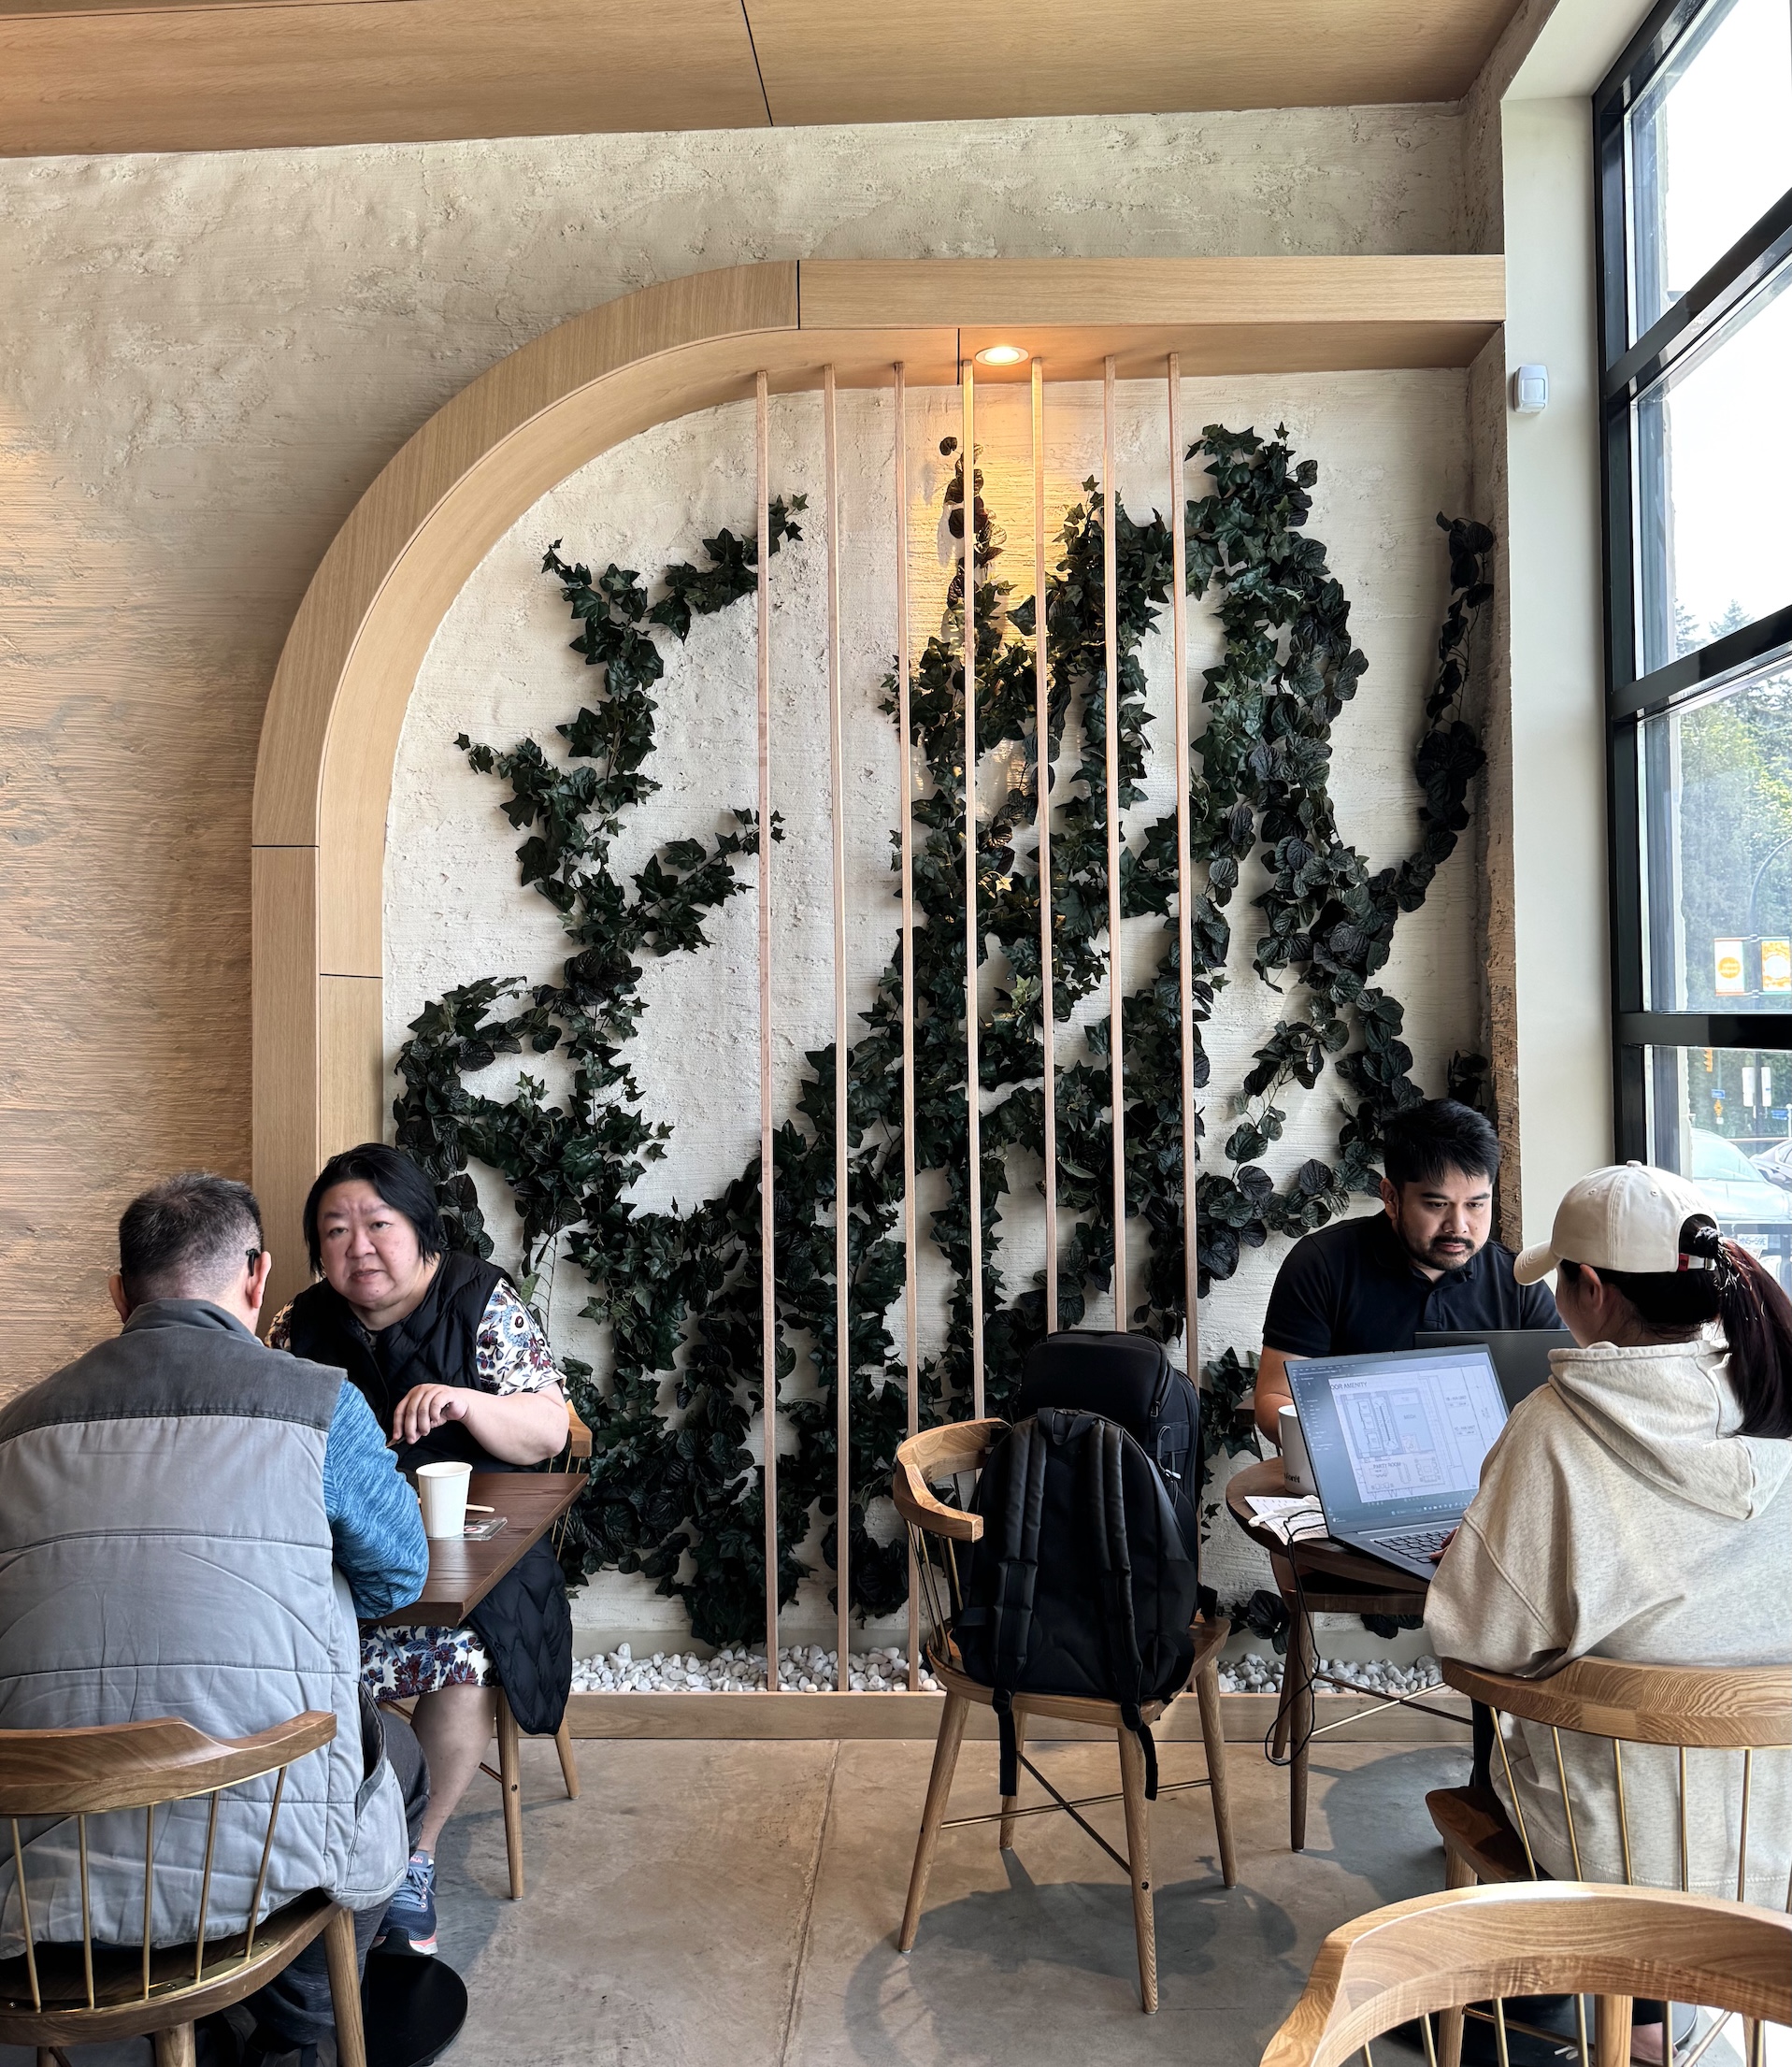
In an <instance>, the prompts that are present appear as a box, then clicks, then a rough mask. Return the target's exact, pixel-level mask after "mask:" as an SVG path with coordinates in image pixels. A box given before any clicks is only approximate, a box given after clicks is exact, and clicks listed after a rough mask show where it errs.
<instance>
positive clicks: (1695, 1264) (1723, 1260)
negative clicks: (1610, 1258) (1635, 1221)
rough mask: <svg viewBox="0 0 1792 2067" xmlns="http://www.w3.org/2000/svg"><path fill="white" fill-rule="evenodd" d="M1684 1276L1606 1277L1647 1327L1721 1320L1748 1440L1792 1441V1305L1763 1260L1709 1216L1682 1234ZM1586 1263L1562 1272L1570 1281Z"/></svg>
mask: <svg viewBox="0 0 1792 2067" xmlns="http://www.w3.org/2000/svg"><path fill="white" fill-rule="evenodd" d="M1680 1248H1681V1256H1680V1268H1679V1270H1660V1271H1655V1270H1651V1271H1646V1272H1645V1271H1638V1270H1600V1271H1599V1279H1600V1282H1601V1283H1602V1284H1605V1285H1613V1286H1614V1287H1615V1288H1616V1289H1617V1290H1618V1291H1620V1292H1622V1293H1623V1294H1624V1296H1625V1298H1626V1299H1628V1300H1629V1301H1630V1303H1631V1305H1632V1306H1634V1307H1635V1308H1636V1310H1637V1317H1638V1319H1640V1320H1641V1322H1642V1323H1643V1325H1644V1326H1645V1327H1647V1328H1663V1329H1678V1330H1681V1331H1683V1332H1687V1331H1690V1330H1691V1329H1693V1328H1699V1327H1702V1326H1703V1325H1704V1324H1705V1323H1706V1322H1708V1321H1715V1322H1716V1323H1717V1324H1718V1326H1719V1327H1720V1328H1722V1329H1723V1331H1724V1340H1725V1342H1726V1343H1727V1346H1728V1349H1729V1383H1730V1389H1731V1390H1732V1391H1733V1392H1734V1393H1735V1395H1736V1400H1737V1404H1738V1405H1739V1406H1740V1407H1741V1408H1742V1428H1741V1430H1740V1432H1741V1433H1742V1434H1743V1435H1765V1436H1776V1437H1778V1438H1779V1439H1781V1440H1782V1441H1784V1440H1785V1438H1787V1437H1788V1436H1792V1299H1787V1298H1786V1296H1785V1293H1784V1292H1783V1291H1782V1290H1781V1289H1780V1287H1779V1285H1777V1284H1776V1283H1775V1281H1774V1278H1773V1275H1772V1273H1771V1272H1770V1270H1768V1268H1767V1266H1766V1265H1765V1264H1764V1263H1763V1262H1762V1261H1761V1260H1760V1258H1759V1257H1758V1256H1755V1255H1753V1254H1752V1253H1751V1252H1750V1251H1749V1250H1747V1249H1745V1248H1743V1246H1742V1243H1741V1242H1731V1241H1728V1240H1727V1238H1726V1237H1725V1236H1723V1235H1721V1234H1720V1233H1719V1232H1718V1231H1717V1228H1716V1227H1714V1226H1713V1223H1712V1222H1711V1221H1709V1220H1707V1219H1705V1218H1704V1217H1703V1216H1702V1215H1701V1216H1699V1217H1698V1218H1696V1219H1692V1220H1688V1221H1686V1222H1685V1223H1684V1225H1683V1227H1681V1230H1680ZM1580 1268H1581V1266H1580V1265H1579V1264H1578V1263H1573V1262H1570V1261H1568V1260H1566V1259H1564V1260H1563V1262H1562V1263H1561V1265H1560V1266H1559V1269H1560V1270H1561V1272H1562V1273H1563V1274H1564V1275H1565V1276H1567V1277H1569V1278H1570V1280H1572V1278H1574V1277H1575V1276H1577V1275H1578V1274H1579V1271H1580Z"/></svg>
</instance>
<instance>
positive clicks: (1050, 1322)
mask: <svg viewBox="0 0 1792 2067" xmlns="http://www.w3.org/2000/svg"><path fill="white" fill-rule="evenodd" d="M1051 691H1052V683H1051V674H1050V663H1049V659H1048V655H1047V653H1046V626H1045V361H1044V360H1043V359H1035V360H1034V362H1033V725H1034V730H1035V733H1036V735H1037V737H1038V742H1039V744H1038V754H1039V1014H1040V1041H1041V1045H1042V1048H1043V1055H1042V1057H1041V1060H1040V1081H1041V1084H1042V1085H1043V1089H1044V1093H1045V1124H1044V1145H1045V1176H1044V1181H1043V1183H1044V1191H1045V1328H1046V1332H1047V1333H1048V1334H1055V1333H1056V1332H1057V1325H1058V1102H1057V1026H1056V1021H1055V1018H1054V1007H1053V1002H1052V768H1051V756H1052V708H1051Z"/></svg>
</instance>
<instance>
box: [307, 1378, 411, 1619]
mask: <svg viewBox="0 0 1792 2067" xmlns="http://www.w3.org/2000/svg"><path fill="white" fill-rule="evenodd" d="M323 1509H324V1512H325V1514H328V1515H329V1517H330V1533H331V1535H332V1536H333V1537H334V1538H335V1539H336V1561H337V1565H339V1566H340V1567H341V1570H342V1573H343V1576H344V1577H345V1578H346V1579H347V1580H348V1582H349V1591H350V1592H351V1594H352V1595H353V1597H354V1612H355V1613H356V1615H359V1616H361V1618H362V1619H363V1620H364V1621H365V1620H366V1619H367V1618H368V1617H369V1616H371V1615H386V1614H388V1613H390V1611H391V1610H392V1609H394V1608H402V1607H403V1606H405V1604H406V1603H407V1602H408V1601H411V1600H416V1598H417V1596H418V1595H419V1594H420V1593H422V1592H423V1581H424V1580H425V1579H426V1578H427V1577H428V1576H429V1540H428V1538H427V1537H425V1536H424V1534H423V1511H422V1510H421V1509H420V1508H419V1506H418V1505H417V1496H416V1494H414V1493H413V1492H412V1491H411V1489H410V1487H409V1485H408V1484H407V1483H406V1482H405V1480H404V1478H403V1477H402V1476H401V1475H400V1473H399V1470H398V1465H397V1461H396V1459H395V1458H394V1457H393V1454H392V1452H391V1451H390V1450H389V1449H388V1448H387V1447H386V1442H385V1438H384V1437H383V1436H382V1435H381V1434H380V1424H379V1423H378V1422H377V1421H376V1420H375V1419H374V1417H373V1409H372V1408H371V1407H370V1406H368V1404H367V1402H366V1400H364V1399H363V1398H362V1396H361V1395H360V1393H359V1392H357V1391H356V1390H355V1388H354V1386H353V1385H350V1384H349V1383H348V1381H347V1380H346V1379H345V1380H344V1381H343V1385H342V1390H341V1392H340V1393H339V1394H338V1395H337V1402H336V1413H335V1414H333V1415H332V1416H331V1420H330V1432H329V1435H328V1436H327V1437H326V1439H325V1441H324V1445H323Z"/></svg>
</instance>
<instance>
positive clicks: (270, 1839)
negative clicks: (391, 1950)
mask: <svg viewBox="0 0 1792 2067" xmlns="http://www.w3.org/2000/svg"><path fill="white" fill-rule="evenodd" d="M335 1736H336V1717H335V1716H334V1715H330V1714H328V1713H326V1712H324V1711H323V1710H320V1709H307V1710H306V1711H305V1712H304V1713H303V1714H301V1715H294V1717H293V1718H292V1719H291V1720H290V1721H289V1722H283V1723H277V1724H275V1725H274V1727H273V1728H272V1729H270V1730H259V1731H257V1733H256V1734H255V1735H254V1736H252V1737H237V1738H215V1737H208V1736H207V1735H206V1733H205V1731H204V1730H195V1729H194V1726H193V1725H192V1724H191V1723H186V1722H181V1721H179V1720H178V1719H177V1718H176V1717H174V1716H172V1715H164V1716H160V1717H157V1718H155V1719H154V1720H151V1721H147V1722H132V1723H116V1724H105V1725H101V1726H99V1727H97V1728H93V1729H79V1730H0V1816H4V1817H5V1818H6V1819H7V1825H8V1831H9V1836H10V1840H11V1859H12V1867H13V1872H14V1874H15V1877H16V1884H17V1888H18V1900H19V1913H20V1921H21V1926H22V1934H23V1938H24V1955H23V1958H24V1968H25V1980H26V1984H27V1987H28V1988H29V1990H30V1994H31V2006H32V2008H33V2009H34V2010H41V2009H42V2008H43V2006H44V1990H43V1984H42V1977H41V1975H40V1973H39V1963H40V1962H39V1958H38V1953H39V1947H40V1945H41V1944H42V1940H41V1939H40V1938H38V1937H37V1936H36V1934H35V1932H34V1929H33V1919H32V1911H31V1888H30V1880H29V1876H28V1859H29V1853H28V1850H27V1848H26V1846H25V1845H24V1844H23V1843H22V1837H21V1832H20V1829H19V1825H20V1822H21V1819H30V1818H42V1817H51V1818H54V1819H56V1820H58V1821H63V1820H65V1819H66V1818H67V1817H69V1816H73V1817H74V1818H75V1822H76V1830H77V1837H78V1842H79V1848H80V1904H81V1955H82V1993H83V1994H84V1996H85V2002H86V2006H87V2008H89V2009H93V2008H94V2007H95V2006H96V2002H97V1996H96V1989H95V1981H94V1957H93V1905H92V1902H91V1901H90V1897H89V1887H88V1872H87V1859H88V1853H87V1818H88V1817H89V1816H105V1815H108V1814H112V1813H114V1812H117V1811H121V1810H124V1811H128V1810H134V1809H141V1810H142V1812H143V1818H144V1848H143V1944H142V1946H141V1948H140V1951H141V1992H140V1996H139V2000H141V2001H143V2002H149V2001H150V2000H151V1993H152V1992H154V1993H156V1994H157V1995H158V1996H160V1995H162V1994H165V1993H166V1992H168V1991H167V1989H166V1988H160V1989H152V1974H151V1967H152V1961H151V1949H152V1948H151V1943H150V1938H151V1917H152V1916H153V1915H154V1909H155V1812H156V1810H157V1809H158V1808H162V1807H164V1806H165V1805H166V1804H167V1803H169V1802H173V1801H191V1800H193V1799H194V1797H196V1796H198V1795H202V1794H208V1795H209V1796H210V1797H211V1810H210V1815H209V1816H208V1821H207V1827H206V1857H205V1865H204V1869H203V1878H202V1883H201V1893H200V1899H199V1921H198V1929H197V1931H196V1932H195V1935H194V1957H193V1977H192V1980H191V1982H189V1983H187V1984H185V1985H186V1986H189V1987H192V1988H197V1987H198V1986H199V1985H200V1983H201V1981H202V1980H203V1979H204V1976H205V1972H206V1958H207V1953H206V1926H207V1923H208V1914H207V1912H208V1906H209V1902H210V1895H211V1868H212V1853H213V1846H214V1843H215V1841H216V1838H217V1832H218V1802H219V1798H220V1797H221V1796H222V1794H223V1793H224V1792H225V1791H227V1790H228V1789H229V1788H232V1787H239V1786H241V1785H242V1784H243V1783H245V1782H246V1781H250V1780H258V1779H261V1778H262V1777H263V1776H264V1775H265V1774H267V1773H278V1774H279V1778H278V1779H277V1780H276V1782H275V1784H274V1791H273V1796H272V1799H271V1800H270V1801H269V1803H268V1809H267V1825H266V1831H265V1837H264V1839H263V1843H262V1856H261V1870H260V1872H259V1873H258V1874H257V1875H256V1879H255V1891H254V1894H253V1895H252V1896H251V1900H250V1904H249V1913H248V1916H246V1918H245V1919H244V1923H243V1926H242V1930H243V1936H244V1945H243V1948H242V1950H241V1952H240V1953H239V1954H236V1955H234V1957H236V1958H237V1959H241V1960H243V1961H245V1962H246V1961H247V1960H248V1959H249V1958H250V1957H251V1955H252V1953H253V1951H254V1946H255V1931H256V1928H257V1925H258V1924H259V1922H260V1920H261V1905H262V1897H263V1894H264V1893H265V1890H266V1887H267V1869H268V1865H269V1862H270V1861H271V1860H272V1859H273V1856H274V1833H275V1830H276V1828H277V1826H278V1823H279V1820H280V1797H281V1795H282V1793H283V1792H284V1791H285V1787H286V1772H287V1768H288V1767H289V1766H291V1765H293V1764H294V1761H295V1760H297V1759H299V1758H306V1757H308V1755H309V1754H310V1753H311V1752H313V1751H316V1750H318V1749H320V1748H321V1747H322V1746H323V1745H324V1744H329V1743H330V1742H331V1741H332V1740H333V1739H334V1738H335ZM215 1935H216V1933H214V1936H215ZM217 1970H218V1961H217V1960H216V1959H214V1960H213V1977H214V1978H216V1977H217ZM6 1993H7V1988H6V1985H5V1983H4V1981H0V2007H4V1998H5V1995H6ZM71 2006H79V2003H78V2002H77V2003H76V2004H74V2005H71Z"/></svg>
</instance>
